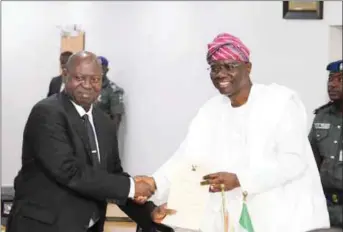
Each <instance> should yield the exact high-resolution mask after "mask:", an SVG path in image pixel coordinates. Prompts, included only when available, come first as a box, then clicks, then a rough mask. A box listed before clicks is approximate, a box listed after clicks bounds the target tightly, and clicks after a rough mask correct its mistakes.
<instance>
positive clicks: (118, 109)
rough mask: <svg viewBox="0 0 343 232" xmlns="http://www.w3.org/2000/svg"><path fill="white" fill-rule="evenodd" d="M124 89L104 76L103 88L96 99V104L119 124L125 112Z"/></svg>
mask: <svg viewBox="0 0 343 232" xmlns="http://www.w3.org/2000/svg"><path fill="white" fill-rule="evenodd" d="M123 96H124V90H123V89H122V88H120V87H119V86H118V85H116V84H115V83H114V82H112V81H110V80H109V79H108V78H107V77H104V79H103V82H102V90H101V93H100V95H99V97H98V100H97V101H96V103H95V104H96V105H97V106H98V107H100V108H101V109H102V110H103V111H104V112H106V113H107V114H108V115H109V116H110V117H111V118H112V119H113V120H114V121H115V123H116V124H117V126H119V124H120V121H121V116H122V115H123V114H124V112H125V111H124V100H123Z"/></svg>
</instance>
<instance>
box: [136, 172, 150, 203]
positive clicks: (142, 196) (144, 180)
mask: <svg viewBox="0 0 343 232" xmlns="http://www.w3.org/2000/svg"><path fill="white" fill-rule="evenodd" d="M133 179H134V181H135V198H134V201H135V202H136V203H138V204H144V203H145V202H146V201H147V200H148V199H149V198H150V197H151V196H152V195H153V194H154V193H155V191H156V184H155V180H154V178H152V177H149V176H135V177H134V178H133Z"/></svg>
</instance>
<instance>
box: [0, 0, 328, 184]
mask: <svg viewBox="0 0 343 232" xmlns="http://www.w3.org/2000/svg"><path fill="white" fill-rule="evenodd" d="M325 4H326V3H325ZM2 6H3V9H2V16H1V17H2V48H3V49H2V57H3V63H2V86H1V87H2V112H1V113H2V147H1V149H2V150H1V152H2V185H11V184H12V182H13V178H14V177H15V175H16V173H17V171H18V169H19V168H20V155H21V142H22V132H23V127H24V124H25V122H26V119H27V116H28V113H29V111H30V109H31V107H32V105H33V104H34V103H35V102H37V101H38V100H39V99H41V98H43V97H44V96H45V95H46V93H47V87H48V83H49V81H50V78H51V77H52V76H54V75H56V74H57V72H58V55H59V54H58V53H59V34H58V33H59V32H58V30H57V29H56V26H57V25H63V24H66V23H76V24H81V25H82V27H83V28H84V29H85V31H86V48H87V50H90V51H93V52H95V53H97V54H99V55H104V56H106V57H108V59H109V61H110V65H111V71H110V73H109V75H110V76H111V77H112V79H113V80H115V81H116V82H117V83H118V84H119V85H121V86H122V87H123V88H124V89H125V90H126V98H125V101H126V106H127V117H126V119H125V122H124V128H122V129H121V131H120V134H121V136H122V140H123V147H122V159H123V163H124V167H125V168H126V170H127V171H129V172H130V173H132V174H149V173H151V172H153V171H154V170H155V169H156V168H157V167H158V166H160V165H161V164H162V163H163V162H164V161H165V160H166V159H167V158H168V157H169V156H170V155H171V154H172V153H173V152H174V151H175V150H176V149H177V147H178V145H179V144H180V142H181V141H182V139H183V138H184V136H185V133H186V131H187V126H188V124H189V122H190V120H191V118H192V117H193V116H194V115H195V113H196V111H197V109H198V108H199V106H201V104H202V103H203V102H204V101H205V100H206V99H208V98H209V97H210V96H212V95H214V94H215V93H216V91H215V90H214V88H213V87H212V85H211V83H210V81H209V75H208V71H207V64H206V61H205V54H206V44H207V43H208V42H210V41H211V40H212V39H213V37H214V36H215V35H216V34H218V33H220V32H230V33H233V34H235V35H237V36H239V37H240V38H241V39H242V40H243V41H244V42H245V43H246V44H247V46H248V47H249V48H250V49H251V52H252V62H253V73H252V78H253V80H255V81H258V82H262V83H270V82H278V83H281V84H285V85H287V86H289V87H291V88H294V89H295V90H297V91H298V92H299V93H300V95H301V97H302V99H303V101H304V102H305V105H306V106H307V111H308V113H309V120H312V113H311V112H312V110H313V109H314V108H315V107H317V106H318V105H320V104H323V103H324V102H325V101H326V90H325V88H326V87H325V85H326V78H327V73H326V71H325V66H326V64H327V62H328V60H329V46H328V44H329V26H328V22H327V21H325V20H320V21H316V20H314V21H311V20H304V21H299V20H284V19H282V2H225V1H222V2H192V1H191V2H187V1H184V2H98V3H94V2H30V3H29V2H27V3H26V2H3V4H2ZM326 14H327V12H326ZM18 93H20V95H18Z"/></svg>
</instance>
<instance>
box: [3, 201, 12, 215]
mask: <svg viewBox="0 0 343 232" xmlns="http://www.w3.org/2000/svg"><path fill="white" fill-rule="evenodd" d="M2 206H3V207H2V212H1V215H2V216H8V215H9V214H10V212H11V208H12V202H9V201H3V202H2Z"/></svg>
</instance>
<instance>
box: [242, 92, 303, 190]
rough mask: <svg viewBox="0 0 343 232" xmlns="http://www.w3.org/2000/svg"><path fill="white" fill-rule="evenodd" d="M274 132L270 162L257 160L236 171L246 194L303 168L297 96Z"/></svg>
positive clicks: (293, 175) (267, 187)
mask: <svg viewBox="0 0 343 232" xmlns="http://www.w3.org/2000/svg"><path fill="white" fill-rule="evenodd" d="M275 133H276V134H275V150H274V154H273V156H275V157H273V161H274V162H273V164H274V165H263V164H261V165H260V166H258V167H253V168H248V169H246V170H243V171H242V172H239V173H237V177H238V180H239V182H240V185H241V188H242V190H243V191H247V192H248V194H249V195H250V194H256V193H261V192H265V191H268V190H270V189H273V188H277V187H280V186H282V185H284V184H286V183H287V182H290V181H292V180H295V179H296V178H298V177H300V176H301V175H303V174H304V172H305V170H306V168H307V165H308V163H307V162H308V158H307V157H306V155H307V154H306V146H308V144H306V143H309V142H308V138H307V132H306V112H305V109H304V107H303V105H302V103H301V102H300V100H298V99H296V98H292V99H290V101H289V102H288V103H287V107H286V110H285V112H284V114H283V115H282V118H281V120H280V121H279V122H278V124H277V128H276V130H275ZM252 155H253V154H252ZM261 163H263V162H261Z"/></svg>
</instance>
